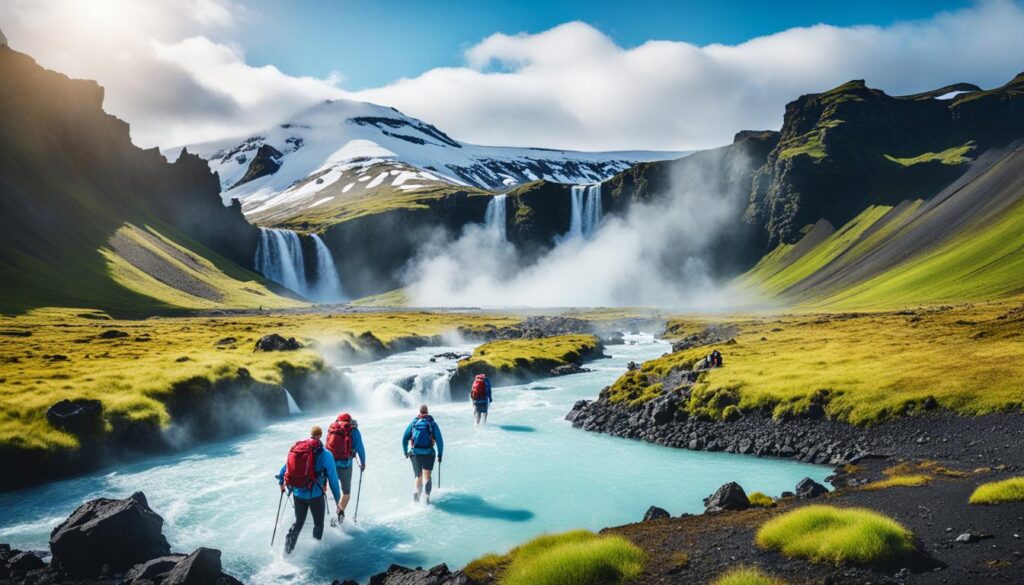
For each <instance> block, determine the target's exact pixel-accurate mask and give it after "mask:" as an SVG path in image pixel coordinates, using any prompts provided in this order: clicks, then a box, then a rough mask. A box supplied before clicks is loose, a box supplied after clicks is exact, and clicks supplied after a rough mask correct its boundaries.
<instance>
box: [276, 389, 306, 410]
mask: <svg viewBox="0 0 1024 585" xmlns="http://www.w3.org/2000/svg"><path fill="white" fill-rule="evenodd" d="M281 388H282V389H283V390H284V395H285V396H287V397H288V414H302V410H300V409H299V403H298V402H295V399H294V398H292V393H291V392H289V391H288V389H287V388H285V387H284V386H281Z"/></svg>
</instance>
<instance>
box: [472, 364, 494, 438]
mask: <svg viewBox="0 0 1024 585" xmlns="http://www.w3.org/2000/svg"><path fill="white" fill-rule="evenodd" d="M469 399H470V400H472V401H473V424H475V425H476V426H480V419H481V418H483V421H484V422H483V424H485V425H486V424H487V406H488V405H489V404H490V403H491V402H493V399H492V398H491V379H490V378H488V377H487V374H477V375H476V378H474V379H473V388H472V390H470V391H469Z"/></svg>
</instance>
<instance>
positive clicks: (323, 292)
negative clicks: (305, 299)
mask: <svg viewBox="0 0 1024 585" xmlns="http://www.w3.org/2000/svg"><path fill="white" fill-rule="evenodd" d="M312 237H313V244H314V245H315V246H316V276H317V287H316V288H317V290H316V291H315V292H316V294H315V297H316V299H317V300H320V301H340V300H342V299H344V298H345V293H344V292H343V291H342V289H341V278H340V277H339V276H338V269H337V268H336V267H335V266H334V256H333V255H332V254H331V249H330V248H328V247H327V244H325V243H324V241H323V239H322V238H321V237H320V234H313V236H312Z"/></svg>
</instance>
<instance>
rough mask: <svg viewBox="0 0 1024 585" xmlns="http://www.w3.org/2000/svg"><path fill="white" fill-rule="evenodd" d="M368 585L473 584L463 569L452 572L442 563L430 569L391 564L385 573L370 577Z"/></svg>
mask: <svg viewBox="0 0 1024 585" xmlns="http://www.w3.org/2000/svg"><path fill="white" fill-rule="evenodd" d="M367 583H368V585H473V583H475V582H474V581H473V580H472V579H470V578H469V577H467V576H466V575H465V574H463V573H462V571H456V572H454V573H453V572H451V571H450V570H449V569H448V565H445V564H443V563H442V564H440V565H437V566H435V567H432V568H430V569H410V568H408V567H403V566H401V565H391V566H390V567H388V570H387V571H385V572H383V573H377V574H376V575H374V576H372V577H370V580H369V581H368V582H367Z"/></svg>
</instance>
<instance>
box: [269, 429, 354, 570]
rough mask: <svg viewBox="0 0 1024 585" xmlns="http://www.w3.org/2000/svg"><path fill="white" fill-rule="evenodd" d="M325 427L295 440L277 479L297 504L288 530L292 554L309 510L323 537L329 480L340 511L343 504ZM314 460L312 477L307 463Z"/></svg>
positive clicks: (286, 548) (316, 534)
mask: <svg viewBox="0 0 1024 585" xmlns="http://www.w3.org/2000/svg"><path fill="white" fill-rule="evenodd" d="M323 434H324V432H323V429H321V428H320V427H313V429H312V430H311V431H310V434H309V435H310V438H309V439H307V440H304V441H299V442H298V443H295V445H294V446H293V447H292V449H291V451H290V452H289V454H288V460H287V461H286V462H285V464H284V465H282V466H281V472H280V473H279V474H278V475H277V483H278V485H279V486H280V487H281V491H282V492H283V491H285V484H287V489H288V491H289V493H290V494H291V496H292V501H293V503H294V504H295V523H294V524H292V527H291V528H290V529H289V530H288V536H287V537H286V538H285V540H284V552H285V554H290V553H291V552H292V550H293V549H294V548H295V542H296V541H297V540H298V539H299V533H300V532H302V526H303V525H304V524H305V523H306V512H307V511H308V512H310V513H311V514H312V515H313V538H315V539H317V540H320V539H321V538H323V535H324V514H325V513H326V511H327V491H326V490H327V484H328V483H329V484H330V485H331V495H333V496H334V504H335V506H336V507H337V509H338V511H340V510H341V505H340V504H339V503H338V501H339V500H340V499H341V490H340V489H338V470H337V468H335V465H334V456H333V455H331V452H330V451H328V450H327V449H324V446H323V444H322V443H321V442H320V438H321V437H322V436H323ZM309 457H312V458H313V460H314V465H313V471H314V475H313V476H312V477H307V475H308V473H307V471H306V469H305V468H304V464H305V462H306V461H308V458H309Z"/></svg>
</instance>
